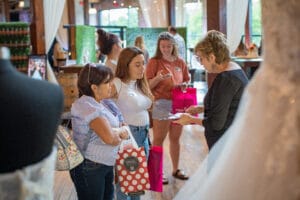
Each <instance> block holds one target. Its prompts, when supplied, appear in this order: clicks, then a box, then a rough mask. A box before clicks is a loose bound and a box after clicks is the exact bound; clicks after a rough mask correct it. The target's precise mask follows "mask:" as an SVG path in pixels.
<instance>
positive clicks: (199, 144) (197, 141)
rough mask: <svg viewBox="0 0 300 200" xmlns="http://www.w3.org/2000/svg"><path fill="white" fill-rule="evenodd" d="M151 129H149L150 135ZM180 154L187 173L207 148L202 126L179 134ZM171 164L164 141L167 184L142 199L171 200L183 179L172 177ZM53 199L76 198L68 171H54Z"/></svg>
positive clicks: (196, 165)
mask: <svg viewBox="0 0 300 200" xmlns="http://www.w3.org/2000/svg"><path fill="white" fill-rule="evenodd" d="M151 131H152V130H150V135H151V133H152V132H151ZM181 144H182V145H181V156H180V163H179V166H180V168H181V169H184V170H185V172H186V173H187V174H189V175H192V174H193V173H194V172H195V170H196V169H197V168H198V167H199V165H200V164H201V162H202V161H203V159H204V158H205V156H206V155H207V152H208V148H207V144H206V141H205V137H204V128H203V127H202V126H198V125H188V126H185V127H184V129H183V133H182V136H181ZM171 170H172V165H171V160H170V156H169V141H168V139H166V141H165V143H164V172H165V174H166V175H167V176H168V178H169V184H168V185H164V191H163V192H162V193H157V192H151V191H147V192H146V194H145V195H143V196H142V198H141V199H142V200H171V199H173V198H174V196H175V195H176V193H177V192H178V191H179V190H180V188H181V187H182V185H183V184H184V183H185V181H181V180H178V179H174V178H173V177H172V175H171ZM54 199H55V200H76V199H77V197H76V191H75V189H74V186H73V183H72V181H71V179H70V177H69V173H68V172H55V184H54Z"/></svg>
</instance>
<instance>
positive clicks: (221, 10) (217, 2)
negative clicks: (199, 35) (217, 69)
mask: <svg viewBox="0 0 300 200" xmlns="http://www.w3.org/2000/svg"><path fill="white" fill-rule="evenodd" d="M206 9H207V30H217V31H220V32H222V33H224V34H226V32H227V30H226V0H209V1H207V3H206ZM216 76H217V74H215V73H208V74H207V85H208V87H210V86H211V84H212V83H213V81H214V79H215V78H216Z"/></svg>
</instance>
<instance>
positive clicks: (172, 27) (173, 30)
mask: <svg viewBox="0 0 300 200" xmlns="http://www.w3.org/2000/svg"><path fill="white" fill-rule="evenodd" d="M168 31H169V32H174V33H177V29H176V28H175V27H174V26H169V27H168Z"/></svg>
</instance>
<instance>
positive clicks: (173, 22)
mask: <svg viewBox="0 0 300 200" xmlns="http://www.w3.org/2000/svg"><path fill="white" fill-rule="evenodd" d="M168 16H169V17H168V20H169V22H168V25H171V26H176V20H175V19H176V17H175V1H174V0H168Z"/></svg>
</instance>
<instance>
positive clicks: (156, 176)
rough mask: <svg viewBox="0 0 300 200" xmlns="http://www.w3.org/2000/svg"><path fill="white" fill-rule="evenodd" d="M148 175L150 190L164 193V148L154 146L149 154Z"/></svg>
mask: <svg viewBox="0 0 300 200" xmlns="http://www.w3.org/2000/svg"><path fill="white" fill-rule="evenodd" d="M148 173H149V181H150V190H152V191H155V192H162V191H163V183H162V178H163V148H162V147H161V146H152V147H151V149H150V152H149V159H148Z"/></svg>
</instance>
